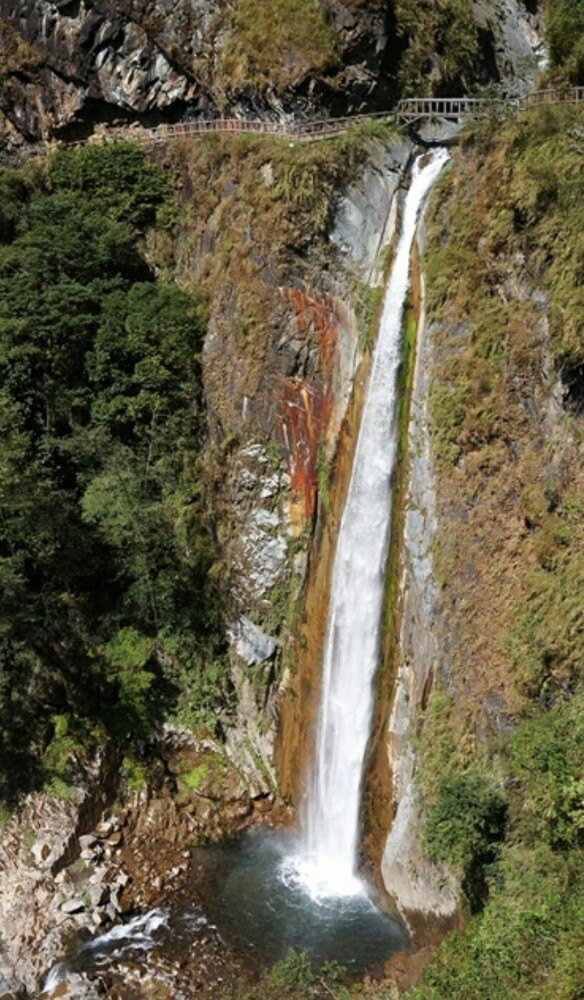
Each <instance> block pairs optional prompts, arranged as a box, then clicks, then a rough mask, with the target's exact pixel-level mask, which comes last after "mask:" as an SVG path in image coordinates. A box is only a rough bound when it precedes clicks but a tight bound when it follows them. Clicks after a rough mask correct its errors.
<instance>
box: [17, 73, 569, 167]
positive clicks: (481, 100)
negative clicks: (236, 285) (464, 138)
mask: <svg viewBox="0 0 584 1000" xmlns="http://www.w3.org/2000/svg"><path fill="white" fill-rule="evenodd" d="M581 102H582V103H584V87H565V88H563V89H555V90H554V89H549V90H539V91H535V92H534V93H533V94H529V96H527V97H523V98H486V97H408V98H405V99H404V100H401V101H399V102H398V104H396V106H395V107H394V108H393V109H392V110H390V111H379V112H375V113H373V114H357V115H349V116H346V117H344V118H323V119H320V120H316V121H307V122H296V121H292V120H290V121H264V120H262V119H245V118H211V119H202V118H195V119H192V120H191V121H185V122H179V123H177V124H172V125H157V126H154V127H152V128H147V127H143V126H137V125H135V126H122V127H119V126H118V127H113V128H104V129H103V130H102V131H99V132H96V133H94V134H93V135H92V136H90V137H89V138H88V139H85V140H81V141H77V142H66V143H63V145H68V146H69V145H71V146H77V145H84V144H85V143H99V142H115V141H119V140H122V139H130V140H132V141H133V142H138V143H140V144H143V145H153V144H158V143H166V142H169V141H170V140H173V139H181V138H190V137H193V138H195V137H198V136H204V135H208V134H209V133H212V132H223V133H239V134H246V135H275V136H279V137H280V138H283V139H290V140H293V141H296V142H311V141H315V140H318V139H327V138H330V137H332V136H336V135H340V134H342V133H343V132H346V131H347V129H349V128H350V127H351V126H352V125H354V124H356V123H360V122H369V121H370V122H396V123H398V124H399V123H404V124H415V123H416V122H418V121H423V120H427V119H442V120H447V121H451V122H457V123H464V122H467V121H477V120H481V119H489V118H492V119H497V118H500V117H502V116H505V115H509V114H514V113H517V112H520V111H528V110H530V109H532V108H539V107H542V106H543V105H560V104H579V103H581ZM60 145H62V144H61V143H59V142H55V143H47V144H46V145H44V146H43V147H37V149H36V150H35V152H39V153H42V152H46V151H47V150H48V149H50V148H53V147H59V146H60Z"/></svg>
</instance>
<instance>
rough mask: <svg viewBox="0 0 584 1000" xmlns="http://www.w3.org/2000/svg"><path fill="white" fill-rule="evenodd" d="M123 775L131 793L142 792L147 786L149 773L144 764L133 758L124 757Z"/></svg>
mask: <svg viewBox="0 0 584 1000" xmlns="http://www.w3.org/2000/svg"><path fill="white" fill-rule="evenodd" d="M122 773H123V775H124V779H125V782H126V788H127V789H128V791H129V792H134V793H136V792H141V791H142V789H143V788H144V787H145V785H146V781H147V771H146V767H145V766H144V764H141V763H140V762H139V761H137V760H134V758H133V757H124V761H123V764H122Z"/></svg>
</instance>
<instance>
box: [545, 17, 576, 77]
mask: <svg viewBox="0 0 584 1000" xmlns="http://www.w3.org/2000/svg"><path fill="white" fill-rule="evenodd" d="M547 8H548V11H547V42H548V46H549V51H550V60H551V65H552V68H553V70H554V71H555V72H556V73H557V76H558V79H559V80H561V79H562V77H564V78H565V79H567V80H569V81H570V82H571V83H575V84H579V85H584V6H583V5H582V3H581V2H580V0H548V4H547Z"/></svg>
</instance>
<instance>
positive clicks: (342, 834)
mask: <svg viewBox="0 0 584 1000" xmlns="http://www.w3.org/2000/svg"><path fill="white" fill-rule="evenodd" d="M447 159H448V154H447V152H446V151H445V150H442V149H440V150H437V151H434V152H433V153H432V154H430V156H428V157H426V156H423V157H420V158H419V159H418V160H417V161H416V163H415V165H414V168H413V174H412V182H411V186H410V189H409V192H408V194H407V197H406V201H405V206H404V214H403V223H402V229H401V233H400V238H399V243H398V248H397V252H396V257H395V261H394V264H393V267H392V271H391V276H390V279H389V282H388V285H387V289H386V292H385V298H384V303H383V313H382V317H381V323H380V328H379V334H378V339H377V344H376V347H375V351H374V355H373V359H372V365H371V374H370V377H369V384H368V388H367V395H366V398H365V403H364V407H363V416H362V420H361V427H360V431H359V439H358V442H357V448H356V452H355V459H354V463H353V470H352V475H351V482H350V485H349V491H348V495H347V500H346V504H345V509H344V512H343V517H342V520H341V524H340V528H339V535H338V540H337V547H336V553H335V560H334V566H333V574H332V582H331V593H330V604H329V617H328V624H327V634H326V643H325V653H324V664H323V678H322V694H321V701H320V709H319V716H318V721H317V734H316V754H315V761H314V769H313V774H312V780H311V785H310V788H309V793H308V800H307V804H306V810H305V815H304V817H303V825H302V830H301V848H300V854H299V856H298V857H297V858H296V859H295V867H296V871H297V877H298V879H299V881H300V882H301V883H302V884H303V886H304V888H305V889H306V890H307V891H308V892H309V893H310V895H311V896H312V897H313V898H316V899H322V898H326V897H340V896H354V895H359V894H364V893H365V892H366V890H365V887H364V885H363V883H362V882H361V880H360V879H359V877H358V875H357V849H358V838H359V811H360V799H361V781H362V774H363V762H364V758H365V753H366V750H367V742H368V740H369V735H370V731H371V721H372V713H373V702H374V690H373V680H374V676H375V672H376V669H377V665H378V661H379V641H380V621H381V613H382V604H383V594H384V585H385V571H386V563H387V554H388V549H389V530H390V523H391V477H392V473H393V468H394V464H395V457H396V451H397V428H396V395H397V384H396V379H397V371H398V366H399V361H400V342H401V330H402V322H403V312H404V305H405V300H406V296H407V292H408V287H409V277H410V258H411V248H412V243H413V240H414V236H415V232H416V226H417V221H418V217H419V213H420V210H421V207H422V205H423V203H424V199H425V197H426V195H427V193H428V191H429V190H430V188H431V186H432V184H433V183H434V181H435V180H436V179H437V177H438V175H439V173H440V171H441V169H442V167H443V166H444V164H445V162H446V160H447Z"/></svg>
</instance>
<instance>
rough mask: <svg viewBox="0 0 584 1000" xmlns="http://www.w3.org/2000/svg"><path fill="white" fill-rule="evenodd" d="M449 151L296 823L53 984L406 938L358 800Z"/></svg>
mask: <svg viewBox="0 0 584 1000" xmlns="http://www.w3.org/2000/svg"><path fill="white" fill-rule="evenodd" d="M447 159H448V154H447V153H446V152H445V151H444V150H441V149H440V150H435V151H433V152H432V153H430V154H425V155H424V156H422V157H419V158H418V160H417V161H416V163H415V164H414V167H413V171H412V180H411V184H410V188H409V191H408V193H407V196H406V198H405V203H404V208H403V219H402V227H401V233H400V237H399V242H398V246H397V251H396V255H395V259H394V263H393V266H392V270H391V275H390V278H389V281H388V284H387V289H386V293H385V298H384V305H383V312H382V317H381V322H380V328H379V335H378V338H377V343H376V346H375V350H374V353H373V357H372V362H371V374H370V377H369V382H368V387H367V392H366V397H365V401H364V406H363V415H362V419H361V426H360V430H359V437H358V442H357V447H356V452H355V458H354V462H353V470H352V474H351V480H350V484H349V490H348V495H347V500H346V504H345V509H344V512H343V516H342V519H341V524H340V528H339V535H338V540H337V546H336V553H335V560H334V565H333V574H332V583H331V591H330V603H329V616H328V625H327V633H326V643H325V654H324V663H323V681H322V692H321V703H320V710H319V716H318V720H317V730H316V751H315V759H314V765H313V768H312V772H311V774H310V775H309V778H308V785H307V796H306V801H305V804H304V807H303V808H302V809H300V810H299V817H300V830H299V832H298V834H295V835H292V834H287V833H281V832H275V831H272V830H268V829H255V830H252V831H251V832H248V833H247V834H245V835H244V836H242V837H240V838H238V839H237V840H236V841H234V842H233V843H230V844H220V845H217V846H213V847H207V848H200V849H196V850H194V851H193V853H192V860H191V865H190V871H189V876H188V880H187V883H186V885H185V886H184V887H183V888H182V890H181V895H180V898H173V899H171V900H169V904H168V906H167V907H164V908H162V909H159V910H156V911H152V912H151V913H149V914H146V915H144V916H140V917H137V918H134V920H131V921H128V922H127V923H126V924H124V925H120V926H119V927H117V928H116V927H114V928H113V929H112V930H110V931H109V932H107V933H106V934H105V935H101V936H99V937H97V938H94V939H92V940H89V941H86V942H84V943H83V944H81V946H80V947H78V948H77V950H76V952H75V954H74V956H73V957H72V958H71V959H69V960H64V961H63V962H61V963H59V964H58V965H57V966H55V967H54V968H53V969H52V970H49V972H48V976H47V979H46V984H45V985H46V987H47V986H50V987H53V986H56V985H57V984H58V983H59V982H61V981H62V980H63V979H66V978H67V977H68V976H69V974H70V973H71V972H82V973H87V974H89V976H90V977H91V976H95V974H96V973H98V972H99V971H100V970H104V969H114V970H115V968H116V966H119V965H120V963H122V964H123V963H130V964H131V963H140V962H144V961H145V960H146V958H147V957H149V956H150V957H151V956H152V955H156V954H159V957H160V958H159V962H158V965H159V968H164V969H170V970H171V971H170V972H168V973H166V972H165V975H166V974H168V975H171V976H172V968H175V970H176V969H180V968H181V964H182V966H185V965H188V966H189V967H190V968H194V967H195V966H193V963H197V962H199V965H201V964H202V965H203V966H205V968H207V966H208V967H209V969H211V973H209V975H211V977H214V982H216V983H217V984H219V983H221V982H222V981H224V977H223V976H222V975H221V963H222V962H224V963H225V968H226V969H227V967H229V968H230V970H231V973H232V974H234V975H239V973H240V972H241V974H252V975H253V974H254V972H257V971H258V970H260V969H262V968H265V967H266V966H269V965H272V964H273V963H274V962H275V961H277V960H278V959H280V958H282V957H284V955H285V954H286V952H287V951H288V950H289V949H290V948H295V949H297V950H299V951H305V952H307V953H308V954H309V955H310V956H311V957H312V959H313V960H314V962H315V963H316V964H322V963H323V962H325V961H329V960H337V961H338V962H340V963H341V964H342V965H343V966H345V967H346V968H347V971H348V973H349V975H351V974H353V975H358V974H360V973H362V972H364V971H365V970H373V971H374V970H375V968H376V966H377V967H379V968H381V966H382V963H383V962H384V961H385V960H386V959H387V958H388V957H389V956H390V955H391V954H393V953H395V952H396V951H403V950H407V949H408V947H409V938H408V934H407V932H406V929H405V927H404V926H403V924H402V923H401V922H400V921H399V920H398V919H397V918H396V917H394V916H391V915H389V914H388V913H387V912H384V911H383V910H382V909H381V908H380V907H379V906H378V905H376V902H375V894H374V893H373V892H372V891H371V889H370V887H369V886H368V885H367V883H366V882H365V881H364V880H363V878H362V877H361V875H360V872H359V828H360V806H361V786H362V778H363V767H364V760H365V757H366V752H367V745H368V741H369V737H370V731H371V721H372V714H373V707H374V680H375V673H376V670H377V666H378V661H379V652H380V648H379V647H380V631H381V616H382V606H383V595H384V585H385V570H386V563H387V556H388V550H389V542H390V539H389V532H390V525H391V494H392V490H391V480H392V475H393V470H394V465H395V458H396V452H397V429H396V409H397V376H398V370H399V365H400V360H401V333H402V325H403V313H404V306H405V302H406V297H407V293H408V289H409V278H410V261H411V249H412V244H413V240H414V237H415V232H416V227H417V223H418V219H419V215H420V211H421V208H422V206H423V204H424V201H425V198H426V196H427V194H428V192H429V190H430V188H431V186H432V184H433V183H434V181H435V180H436V179H437V177H438V175H439V174H440V171H441V170H442V167H443V166H444V164H445V162H446V160H447ZM199 953H200V955H201V956H204V960H203V957H201V958H197V956H198V954H199ZM173 962H174V963H175V964H174V966H173V965H172V963H173ZM165 963H166V964H165ZM189 963H190V964H189ZM205 963H206V965H205ZM238 970H239V971H238ZM207 971H208V970H207ZM228 978H229V977H228V976H227V980H228ZM197 989H198V987H197ZM195 992H196V990H195ZM119 995H120V996H122V995H125V994H123V993H120V994H119ZM128 995H131V994H128ZM174 995H175V996H177V997H178V996H183V995H184V996H190V995H194V994H191V993H189V992H188V990H187V992H184V993H183V992H180V991H179V990H178V989H177V990H176V991H175V994H174ZM196 995H197V996H211V995H213V996H219V995H220V994H219V993H215V994H211V993H204V992H196Z"/></svg>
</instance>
